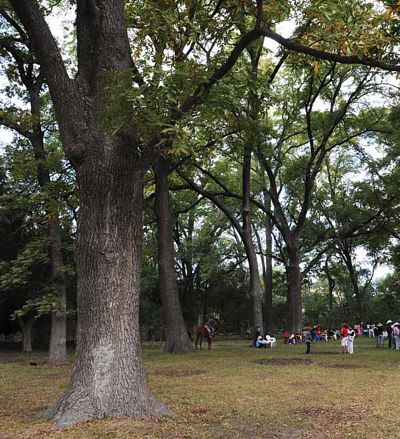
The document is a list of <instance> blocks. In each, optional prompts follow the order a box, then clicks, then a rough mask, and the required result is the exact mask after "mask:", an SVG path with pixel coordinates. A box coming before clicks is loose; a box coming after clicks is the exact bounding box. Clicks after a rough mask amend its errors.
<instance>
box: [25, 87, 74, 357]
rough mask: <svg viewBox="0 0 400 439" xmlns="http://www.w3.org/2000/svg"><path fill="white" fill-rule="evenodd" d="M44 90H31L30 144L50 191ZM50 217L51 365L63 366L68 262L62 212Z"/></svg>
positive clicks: (41, 179)
mask: <svg viewBox="0 0 400 439" xmlns="http://www.w3.org/2000/svg"><path fill="white" fill-rule="evenodd" d="M40 88H41V83H40V82H39V83H37V84H36V85H35V86H32V88H31V89H30V90H29V96H30V104H31V113H32V117H33V122H32V135H31V136H30V141H31V144H32V147H33V154H34V157H35V160H36V168H37V176H38V181H39V185H40V187H41V188H43V190H46V188H48V187H49V184H50V172H49V169H48V166H47V157H46V152H45V148H44V142H43V132H42V126H41V121H40V103H39V93H40ZM47 215H48V217H49V218H50V219H49V223H48V226H47V229H48V233H49V238H50V265H51V279H52V288H53V291H54V292H55V294H56V297H57V304H56V306H55V307H53V309H52V313H51V330H50V346H49V356H48V360H47V362H48V363H49V364H62V363H65V362H66V361H67V316H66V311H67V288H66V280H65V275H64V270H63V268H64V261H63V255H62V250H61V231H60V221H59V217H58V212H52V211H47Z"/></svg>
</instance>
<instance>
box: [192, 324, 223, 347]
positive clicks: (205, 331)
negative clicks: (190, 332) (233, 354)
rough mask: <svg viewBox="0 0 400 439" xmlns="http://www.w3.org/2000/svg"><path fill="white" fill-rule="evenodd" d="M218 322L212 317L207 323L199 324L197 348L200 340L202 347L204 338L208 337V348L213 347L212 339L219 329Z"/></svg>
mask: <svg viewBox="0 0 400 439" xmlns="http://www.w3.org/2000/svg"><path fill="white" fill-rule="evenodd" d="M217 327H218V323H217V321H216V320H215V319H210V320H208V321H207V323H206V324H205V325H202V326H199V327H198V328H197V331H196V349H197V343H198V342H200V349H202V342H203V338H206V339H207V342H208V349H209V350H210V349H211V343H212V339H213V337H214V335H215V333H216V331H217Z"/></svg>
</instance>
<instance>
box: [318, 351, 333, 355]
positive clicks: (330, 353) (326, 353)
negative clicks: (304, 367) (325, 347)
mask: <svg viewBox="0 0 400 439" xmlns="http://www.w3.org/2000/svg"><path fill="white" fill-rule="evenodd" d="M313 353H314V354H316V355H339V354H340V352H336V351H321V352H313Z"/></svg>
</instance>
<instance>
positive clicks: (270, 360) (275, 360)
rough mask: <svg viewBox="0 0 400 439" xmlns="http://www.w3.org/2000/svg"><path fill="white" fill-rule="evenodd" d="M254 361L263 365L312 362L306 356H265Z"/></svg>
mask: <svg viewBox="0 0 400 439" xmlns="http://www.w3.org/2000/svg"><path fill="white" fill-rule="evenodd" d="M256 363H257V364H262V365H263V366H296V365H299V366H300V365H301V366H304V365H309V364H313V361H312V360H309V359H308V358H307V359H306V358H267V359H263V360H257V361H256Z"/></svg>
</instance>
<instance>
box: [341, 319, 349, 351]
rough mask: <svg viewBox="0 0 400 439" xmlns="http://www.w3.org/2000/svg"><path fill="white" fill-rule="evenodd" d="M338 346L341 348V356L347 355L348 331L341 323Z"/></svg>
mask: <svg viewBox="0 0 400 439" xmlns="http://www.w3.org/2000/svg"><path fill="white" fill-rule="evenodd" d="M340 338H341V341H340V346H341V347H342V354H344V353H347V341H348V340H349V330H348V329H347V325H345V324H344V323H343V326H342V329H341V331H340Z"/></svg>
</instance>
